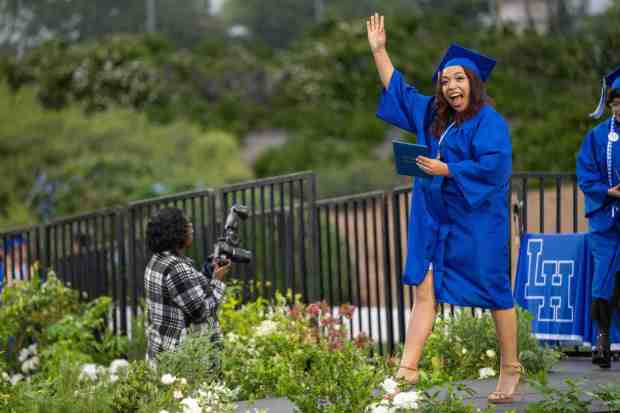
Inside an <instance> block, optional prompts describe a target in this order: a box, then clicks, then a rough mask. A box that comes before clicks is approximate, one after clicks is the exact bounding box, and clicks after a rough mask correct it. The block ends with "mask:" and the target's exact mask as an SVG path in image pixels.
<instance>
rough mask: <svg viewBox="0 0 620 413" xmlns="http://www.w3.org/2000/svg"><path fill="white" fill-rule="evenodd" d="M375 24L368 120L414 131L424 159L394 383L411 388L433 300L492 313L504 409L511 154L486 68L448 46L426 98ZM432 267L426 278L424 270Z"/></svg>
mask: <svg viewBox="0 0 620 413" xmlns="http://www.w3.org/2000/svg"><path fill="white" fill-rule="evenodd" d="M383 23H384V19H383V16H379V15H377V14H375V15H374V16H371V17H370V18H369V20H368V22H367V30H368V40H369V43H370V47H371V50H372V52H373V57H374V60H375V64H376V66H377V70H378V72H379V76H380V78H381V82H382V84H383V87H384V89H383V92H382V94H381V98H380V102H379V109H378V111H377V116H378V117H379V118H381V119H383V120H384V121H386V122H388V123H390V124H392V125H395V126H397V127H399V128H402V129H405V130H407V131H409V132H412V133H414V134H415V135H416V136H417V142H418V143H420V144H425V145H428V146H429V148H430V156H429V157H428V158H426V157H419V158H418V159H417V163H418V166H419V167H420V168H421V169H422V170H423V171H425V172H426V173H427V174H428V175H429V177H428V178H416V179H415V182H414V185H413V201H412V202H413V204H412V208H411V218H410V225H409V236H408V251H407V259H406V264H405V270H404V274H403V283H404V284H410V285H415V286H417V288H416V293H415V304H414V308H413V312H412V316H411V318H410V320H409V326H408V329H407V337H406V341H405V348H404V352H403V355H402V358H401V364H400V368H399V370H398V372H397V373H396V375H397V377H398V378H402V379H404V380H406V381H408V382H410V383H416V382H417V378H418V371H417V365H418V361H419V359H420V357H421V354H422V348H423V346H424V343H425V342H426V339H427V337H428V335H429V334H430V332H431V330H432V326H433V321H434V319H435V315H436V311H437V306H436V304H437V303H439V302H442V303H448V304H455V305H459V306H465V307H481V308H487V309H491V310H492V314H493V318H494V320H495V325H496V330H497V334H498V338H499V343H500V348H501V357H502V358H501V371H500V378H499V380H498V384H497V388H496V391H495V392H493V393H491V394H490V395H489V401H490V402H493V403H510V402H512V401H513V394H514V392H515V389H516V387H517V384H518V382H519V378H520V374H521V371H522V367H521V365H520V364H519V361H518V358H517V322H516V313H515V309H514V303H513V299H512V291H511V286H510V276H509V271H508V245H509V221H508V209H509V208H508V188H509V179H510V175H511V171H512V146H511V142H510V134H509V130H508V125H507V124H506V121H505V120H504V119H503V118H502V116H501V115H500V114H499V113H497V112H496V111H495V109H493V107H492V106H491V105H490V104H489V102H488V101H489V99H488V98H487V96H486V94H485V91H484V82H485V81H486V80H487V79H488V77H489V76H490V74H491V71H492V70H493V67H494V66H495V61H493V60H492V59H490V58H488V57H486V56H483V55H481V54H479V53H476V52H474V51H472V50H469V49H465V48H463V47H460V46H458V45H452V46H450V48H449V49H448V51H447V53H446V55H445V56H444V58H443V59H442V61H441V63H440V64H439V67H438V68H437V70H436V72H435V74H434V76H433V80H434V81H435V82H436V85H437V88H436V91H435V96H432V97H431V96H425V95H423V94H422V93H420V92H419V91H418V90H417V89H416V88H415V87H413V86H411V85H409V84H407V83H406V82H405V81H404V79H403V76H402V74H401V73H400V72H399V71H398V70H396V69H394V67H393V65H392V63H391V60H390V58H389V55H388V53H387V51H386V48H385V43H386V35H385V30H384V24H383ZM431 267H432V271H429V269H430V268H431Z"/></svg>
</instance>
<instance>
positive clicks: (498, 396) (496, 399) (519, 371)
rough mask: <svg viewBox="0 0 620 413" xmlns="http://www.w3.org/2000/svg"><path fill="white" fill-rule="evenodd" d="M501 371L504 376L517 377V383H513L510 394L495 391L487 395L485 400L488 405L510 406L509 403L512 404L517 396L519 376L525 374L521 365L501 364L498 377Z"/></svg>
mask: <svg viewBox="0 0 620 413" xmlns="http://www.w3.org/2000/svg"><path fill="white" fill-rule="evenodd" d="M502 371H503V373H504V374H509V375H511V376H518V378H517V382H516V383H515V385H514V387H513V388H512V391H511V392H510V393H506V392H503V391H500V390H495V391H494V392H493V393H491V394H489V395H488V396H487V400H488V402H489V403H492V404H510V403H514V402H515V400H516V399H517V398H516V397H515V396H516V395H517V394H519V393H517V388H518V387H519V382H520V381H521V376H522V375H524V374H525V370H524V369H523V366H522V365H521V363H513V364H502V366H501V370H500V377H501V373H502ZM498 384H499V382H498Z"/></svg>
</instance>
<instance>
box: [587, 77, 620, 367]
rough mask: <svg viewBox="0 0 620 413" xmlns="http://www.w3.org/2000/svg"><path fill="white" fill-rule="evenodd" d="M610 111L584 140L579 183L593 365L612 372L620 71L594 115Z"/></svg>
mask: <svg viewBox="0 0 620 413" xmlns="http://www.w3.org/2000/svg"><path fill="white" fill-rule="evenodd" d="M607 89H609V92H607ZM605 106H609V107H610V108H611V110H612V116H610V117H609V118H607V119H605V120H604V121H603V122H601V123H599V124H598V125H597V126H596V127H595V128H593V129H591V130H590V131H589V132H588V134H587V135H586V136H585V138H584V140H583V143H582V145H581V149H580V150H579V155H578V156H577V179H578V182H579V187H580V188H581V190H582V191H583V193H584V195H585V200H586V217H587V218H588V224H589V230H590V233H589V236H588V242H589V243H590V246H591V249H592V255H593V258H594V275H593V277H592V306H591V308H590V316H591V318H592V321H594V322H595V323H596V325H597V327H598V330H599V334H598V337H597V340H596V341H597V343H596V350H595V352H594V353H593V355H592V362H593V363H594V364H598V365H599V366H600V367H601V368H610V367H611V351H610V344H609V331H610V329H611V322H612V319H613V309H614V307H616V308H617V306H618V301H619V294H620V285H619V283H620V274H619V273H618V271H620V142H619V139H618V136H619V135H618V134H619V133H620V67H618V68H617V69H616V70H614V71H613V72H611V73H610V74H609V75H607V76H606V77H605V78H604V79H603V90H602V92H601V100H600V102H599V106H598V108H597V109H596V110H595V111H594V112H593V113H591V114H590V116H592V117H595V118H600V117H601V116H602V115H603V113H604V112H605Z"/></svg>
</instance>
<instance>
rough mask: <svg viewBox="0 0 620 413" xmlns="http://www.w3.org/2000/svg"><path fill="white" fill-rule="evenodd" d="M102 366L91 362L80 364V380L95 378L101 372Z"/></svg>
mask: <svg viewBox="0 0 620 413" xmlns="http://www.w3.org/2000/svg"><path fill="white" fill-rule="evenodd" d="M101 371H102V368H101V366H98V365H96V364H93V363H87V364H82V369H81V372H80V377H79V378H80V380H84V379H90V380H93V381H95V380H97V376H98V375H99V373H101Z"/></svg>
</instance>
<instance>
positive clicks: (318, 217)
mask: <svg viewBox="0 0 620 413" xmlns="http://www.w3.org/2000/svg"><path fill="white" fill-rule="evenodd" d="M410 197H411V188H410V187H400V188H395V189H393V190H389V191H374V192H370V193H366V194H358V195H352V196H345V197H339V198H332V199H323V200H317V183H316V177H315V175H314V173H312V172H303V173H297V174H292V175H286V176H281V177H274V178H268V179H261V180H256V181H252V182H245V183H241V184H235V185H230V186H226V187H222V188H219V189H215V190H214V189H207V190H203V191H195V192H187V193H180V194H176V195H172V196H166V197H162V198H156V199H150V200H145V201H139V202H134V203H131V204H129V205H127V206H125V207H120V208H114V209H107V210H101V211H96V212H94V213H90V214H84V215H79V216H74V217H69V218H64V219H60V220H56V221H53V222H51V223H48V224H44V225H38V226H33V227H28V228H22V229H16V230H12V231H6V232H3V233H0V248H2V250H3V255H4V262H3V265H4V276H5V278H7V277H11V278H13V279H26V278H30V277H31V276H32V275H33V271H35V270H36V266H34V265H33V264H35V263H37V264H38V266H39V267H42V268H52V269H54V270H55V272H56V273H57V274H58V276H59V278H60V279H62V280H63V281H64V282H65V283H67V284H68V285H71V286H72V287H73V288H76V289H77V290H79V291H80V292H81V294H82V295H83V296H84V297H85V298H89V299H91V298H94V297H98V296H101V295H109V296H110V297H112V299H113V301H114V303H115V304H116V307H117V311H115V312H113V326H114V328H115V330H116V331H117V332H118V333H120V334H123V333H126V332H127V329H128V324H129V323H130V322H131V319H132V318H133V316H135V315H136V313H137V310H138V308H139V304H140V300H141V298H142V297H143V295H144V278H143V277H144V268H145V266H146V263H147V261H148V259H149V258H150V257H149V253H148V251H147V249H146V246H145V242H144V237H145V228H146V223H147V221H148V218H149V217H150V216H151V215H152V213H153V212H154V211H156V210H157V209H159V208H161V207H163V206H176V207H179V208H181V209H183V210H184V211H185V214H186V215H187V216H188V217H189V219H190V220H191V221H192V222H193V224H194V239H195V241H194V245H193V246H192V248H191V250H190V251H189V255H190V256H191V257H193V258H194V259H195V260H196V262H197V264H198V265H202V263H203V262H204V261H205V259H206V258H207V257H208V255H209V253H210V251H211V248H212V246H213V243H214V241H215V240H216V238H217V237H218V234H219V233H220V231H221V227H222V222H223V220H224V219H225V216H226V214H227V211H228V209H229V208H230V206H232V205H233V204H235V203H240V204H244V205H247V206H248V207H249V209H250V213H249V217H248V220H247V221H246V222H244V223H243V224H242V226H241V234H240V235H241V242H242V245H243V247H244V248H247V249H250V250H252V251H253V252H254V260H253V261H252V262H251V263H250V264H247V265H239V266H237V267H235V268H234V271H233V273H234V274H235V276H236V277H237V278H239V279H240V280H242V281H245V283H244V290H243V298H244V300H245V301H247V300H253V299H256V298H257V297H258V296H263V297H267V298H271V297H273V295H274V293H275V291H276V290H280V291H287V290H290V291H291V292H292V293H293V294H294V295H295V294H300V295H301V297H302V300H304V301H305V302H312V301H318V300H325V301H327V302H328V303H330V304H331V305H332V306H337V305H339V304H342V303H350V304H353V305H355V306H356V307H357V308H358V311H357V313H356V314H355V316H354V318H353V320H351V323H350V330H351V334H352V335H356V334H358V333H359V332H364V333H366V334H367V335H369V336H370V337H371V338H372V339H373V340H374V341H376V342H377V343H378V346H379V351H380V352H382V353H385V352H392V351H393V350H394V347H395V346H396V345H397V344H398V343H403V342H404V339H405V328H406V325H407V320H408V317H409V313H410V309H411V307H412V305H413V301H414V290H413V288H412V287H410V286H404V285H403V284H402V283H401V273H402V268H403V264H404V258H405V256H406V247H407V227H408V222H409V211H410V205H411V202H410ZM582 204H583V195H582V194H581V192H580V191H579V190H578V187H577V184H576V178H575V175H574V174H566V173H515V174H514V175H513V176H512V179H511V191H510V199H509V200H507V208H510V214H511V219H510V233H511V238H510V239H511V241H510V242H511V251H512V253H511V254H510V256H509V259H510V264H511V268H512V269H514V267H515V265H513V263H514V262H515V257H516V256H517V252H518V251H517V249H518V240H519V235H520V234H521V233H522V232H527V231H534V232H576V231H585V230H586V222H585V219H584V218H583V217H582V214H580V213H579V211H580V208H579V205H582ZM512 274H513V272H512V271H511V276H512ZM442 310H443V311H442V313H443V312H444V311H454V308H453V307H451V306H445V307H444V308H443V309H442Z"/></svg>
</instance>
